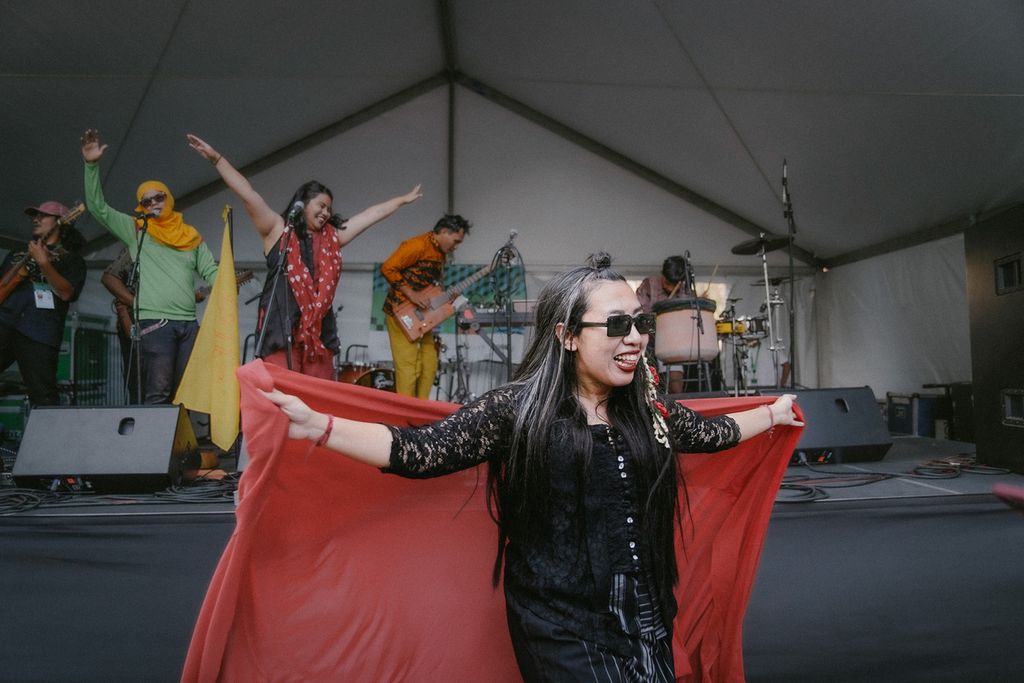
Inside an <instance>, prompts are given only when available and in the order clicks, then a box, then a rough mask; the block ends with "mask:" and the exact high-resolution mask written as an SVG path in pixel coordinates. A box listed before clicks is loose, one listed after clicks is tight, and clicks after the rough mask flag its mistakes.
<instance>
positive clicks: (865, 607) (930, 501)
mask: <svg viewBox="0 0 1024 683" xmlns="http://www.w3.org/2000/svg"><path fill="white" fill-rule="evenodd" d="M972 451H973V446H972V445H971V444H958V443H954V442H948V441H935V440H930V439H919V438H904V439H897V440H896V442H895V444H894V446H893V448H892V450H891V451H890V452H889V453H888V454H887V455H886V457H885V458H884V459H883V460H882V461H879V462H869V463H848V464H839V465H827V466H822V467H815V468H814V469H813V470H811V469H809V468H805V467H798V466H794V467H790V468H789V470H788V472H787V480H789V481H790V482H791V483H790V484H787V488H785V489H784V490H783V491H781V492H780V501H782V500H787V501H796V500H800V501H806V502H779V503H777V504H776V506H775V509H774V511H773V514H772V520H771V524H770V526H769V530H768V536H767V540H766V543H765V548H764V554H763V556H762V560H761V565H760V570H759V574H758V579H757V583H756V585H755V588H754V593H753V596H752V599H751V604H750V607H749V609H748V612H747V618H746V622H745V627H744V632H745V638H744V653H745V659H746V668H747V678H748V680H749V681H752V682H757V681H779V682H783V681H785V682H786V683H795V682H800V681H808V682H811V681H814V682H815V683H817V682H820V681H929V682H935V681H1018V680H1022V675H1021V672H1022V671H1024V648H1021V647H1019V645H1018V643H1019V642H1020V640H1021V634H1022V633H1024V610H1022V606H1024V516H1022V515H1020V514H1019V513H1017V512H1014V511H1011V510H1010V509H1009V508H1007V507H1006V506H1004V505H1003V504H1001V503H999V502H997V501H996V500H995V499H994V498H992V496H991V495H989V493H988V492H989V490H990V489H991V486H992V484H993V483H995V482H996V481H1004V482H1008V483H1013V484H1017V485H1024V477H1022V476H1020V475H1014V474H1002V475H992V474H980V473H968V472H966V471H965V472H961V474H960V475H959V476H958V477H956V478H951V479H936V478H917V477H902V476H901V477H898V478H890V479H885V480H883V481H876V482H872V483H863V482H857V483H859V484H861V485H858V486H848V485H849V484H850V483H851V482H848V481H845V480H843V479H842V477H841V476H838V475H844V474H847V473H854V474H857V475H865V473H866V472H867V473H870V472H882V473H885V474H890V475H891V474H904V473H909V472H913V471H914V470H915V468H918V467H919V466H920V465H922V464H923V463H925V462H927V461H930V460H933V459H937V458H956V457H957V456H958V455H960V454H970V453H972ZM933 471H934V468H929V469H927V470H925V472H933ZM805 476H806V477H815V478H824V479H825V480H824V481H823V482H822V481H819V482H808V481H806V480H804V479H800V480H799V481H798V480H797V479H798V478H800V477H805ZM812 484H814V485H815V486H813V487H812V486H811V485H812ZM817 484H821V485H822V486H821V487H818V486H817ZM834 484H842V485H845V486H844V487H843V488H834V487H832V486H833V485H834ZM790 486H792V487H793V488H790ZM2 492H3V489H0V493H2ZM822 494H825V495H826V496H827V497H821V495H822ZM233 528H234V516H233V507H232V505H231V504H230V503H228V502H215V503H183V502H159V503H158V502H156V501H154V500H148V501H147V502H146V503H137V502H132V501H131V500H129V499H119V501H109V502H103V503H101V504H99V505H96V504H93V505H90V506H85V507H57V508H51V507H44V508H38V509H34V510H30V511H25V512H18V513H15V514H8V515H6V516H2V517H0V544H2V546H0V547H2V549H3V550H2V554H0V590H2V593H0V595H2V609H0V615H2V616H0V643H2V648H0V652H2V654H0V681H19V682H21V681H72V680H73V681H141V680H145V681H175V680H177V679H178V677H179V675H180V671H181V665H182V662H183V660H184V656H185V652H186V649H187V647H188V642H189V638H190V636H191V630H192V625H193V623H194V621H195V618H196V615H197V613H198V610H199V605H200V603H201V601H202V598H203V595H204V592H205V589H206V584H207V581H208V580H209V577H210V576H211V574H212V572H213V568H214V566H215V565H216V562H217V560H218V558H219V555H220V552H221V550H222V549H223V547H224V545H225V543H226V542H227V539H228V537H229V536H230V534H231V532H232V530H233Z"/></svg>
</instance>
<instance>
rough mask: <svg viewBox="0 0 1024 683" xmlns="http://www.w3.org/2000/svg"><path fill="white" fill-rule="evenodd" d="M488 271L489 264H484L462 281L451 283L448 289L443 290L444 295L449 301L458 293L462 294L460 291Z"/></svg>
mask: <svg viewBox="0 0 1024 683" xmlns="http://www.w3.org/2000/svg"><path fill="white" fill-rule="evenodd" d="M489 272H491V266H490V265H487V266H484V267H483V268H481V269H480V270H478V271H476V272H475V273H473V274H472V275H470V276H469V277H467V278H466V279H465V280H463V281H462V282H457V283H455V284H454V285H452V286H451V287H449V288H448V289H446V290H444V293H445V296H446V297H448V300H449V301H451V300H452V299H454V298H455V297H457V296H458V295H459V294H462V292H463V291H465V289H466V288H467V287H470V286H471V285H473V283H475V282H476V281H477V280H479V279H480V278H482V277H483V276H485V275H487V273H489Z"/></svg>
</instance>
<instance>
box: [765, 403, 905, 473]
mask: <svg viewBox="0 0 1024 683" xmlns="http://www.w3.org/2000/svg"><path fill="white" fill-rule="evenodd" d="M780 394H796V397H797V399H796V402H797V403H798V404H799V405H800V408H801V410H803V413H804V421H805V423H806V426H805V427H804V431H803V433H802V434H801V435H800V441H798V442H797V445H796V449H795V450H794V452H793V455H794V457H799V455H801V454H803V455H805V456H806V457H807V459H808V460H809V461H812V462H814V461H819V462H820V461H822V460H824V461H827V462H866V461H874V460H881V459H882V458H884V457H885V454H886V453H887V452H888V451H889V449H890V448H891V447H892V437H891V436H890V435H889V431H888V429H886V426H885V421H884V420H883V419H882V412H881V409H880V408H879V407H878V403H877V402H876V401H875V394H874V392H872V391H871V387H848V388H841V389H785V390H783V389H768V390H765V389H762V390H761V395H762V396H778V395H780Z"/></svg>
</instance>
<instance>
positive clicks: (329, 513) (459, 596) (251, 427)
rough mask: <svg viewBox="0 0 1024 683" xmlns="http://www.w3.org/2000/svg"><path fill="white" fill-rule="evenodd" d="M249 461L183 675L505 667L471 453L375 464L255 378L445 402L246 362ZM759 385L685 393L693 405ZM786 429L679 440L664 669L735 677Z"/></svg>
mask: <svg viewBox="0 0 1024 683" xmlns="http://www.w3.org/2000/svg"><path fill="white" fill-rule="evenodd" d="M238 377H239V380H240V384H241V391H242V398H241V409H242V425H243V432H244V434H245V440H246V445H247V449H248V453H249V456H250V463H249V465H248V467H247V468H246V470H245V473H244V475H243V476H242V479H241V481H240V484H239V505H238V508H237V511H236V516H237V526H236V529H235V532H234V534H233V535H232V537H231V539H230V540H229V542H228V545H227V547H226V548H225V550H224V554H223V556H222V558H221V560H220V563H219V564H218V567H217V570H216V572H215V573H214V576H213V579H212V580H211V583H210V587H209V589H208V591H207V595H206V599H205V601H204V603H203V606H202V610H201V612H200V615H199V619H198V622H197V624H196V628H195V632H194V633H193V637H192V643H191V646H190V648H189V653H188V658H187V660H186V662H185V667H184V671H183V673H182V680H183V681H217V680H222V681H247V682H248V681H269V680H296V681H298V680H302V681H340V680H344V681H402V680H406V681H417V682H420V681H452V680H462V681H495V682H500V681H518V680H521V679H520V676H519V671H518V668H517V666H516V663H515V658H514V656H513V653H512V646H511V642H510V641H509V636H508V630H507V626H506V624H505V600H504V596H503V594H502V591H501V589H500V587H499V589H497V590H495V589H494V588H493V587H492V586H491V583H490V576H491V567H492V564H493V562H494V555H495V551H496V545H495V544H496V541H497V530H496V528H495V526H494V523H493V522H492V521H491V519H490V516H489V515H488V513H487V510H486V503H485V496H484V493H485V490H484V489H485V485H486V473H485V471H484V470H483V468H482V467H478V468H474V469H471V470H467V471H464V472H460V473H457V474H453V475H449V476H446V477H440V478H436V479H429V480H409V479H402V478H400V477H395V476H390V475H383V474H381V473H380V472H378V471H377V470H375V469H373V468H371V467H367V466H366V465H363V464H360V463H357V462H354V461H351V460H349V459H348V458H346V457H344V456H342V455H340V454H338V453H334V452H332V451H328V450H324V449H321V448H316V447H314V446H313V444H312V442H305V441H291V440H289V439H288V438H287V432H288V420H287V418H286V417H285V416H284V415H283V414H282V413H281V412H280V411H279V410H278V409H277V407H276V406H274V405H273V404H272V403H270V401H269V400H267V399H266V398H264V397H263V396H262V395H261V394H260V393H259V391H257V390H258V389H263V390H269V389H271V388H273V387H276V388H277V389H280V390H281V391H283V392H285V393H291V394H296V395H298V396H300V397H302V398H303V400H305V401H306V402H307V403H308V404H309V405H310V406H311V407H312V408H313V409H315V410H319V411H322V412H326V413H330V414H334V415H340V416H343V417H348V418H352V419H357V420H365V421H371V422H386V423H390V424H396V425H417V424H425V423H428V422H432V421H435V420H437V419H440V418H442V417H444V416H445V415H447V414H448V413H450V412H452V411H454V410H456V409H458V407H459V406H457V405H455V404H449V403H439V402H434V401H421V400H417V399H413V398H408V397H404V396H398V395H396V394H392V393H388V392H383V391H378V390H374V389H368V388H365V387H360V386H356V385H348V384H339V383H336V382H329V381H326V380H320V379H316V378H312V377H308V376H304V375H300V374H298V373H293V372H289V371H288V370H286V369H284V368H280V367H276V366H271V365H266V364H264V363H263V362H262V361H254V362H252V363H249V364H247V365H245V366H243V367H241V368H239V370H238ZM767 400H768V399H764V398H747V399H714V400H704V401H693V402H687V404H688V405H690V407H692V408H695V409H697V410H699V411H700V412H702V413H703V414H707V415H716V414H721V413H724V412H732V411H735V410H737V409H743V408H747V407H751V406H753V405H758V404H761V403H765V402H767ZM798 437H799V429H797V428H792V427H785V428H781V427H780V428H776V429H775V430H774V433H773V434H771V435H769V434H763V435H761V436H758V437H755V438H753V439H750V440H748V441H746V442H744V443H743V444H740V446H738V447H736V448H733V449H730V450H729V451H725V452H722V453H718V454H713V455H711V454H709V455H686V456H683V461H682V462H683V468H684V472H685V473H686V474H685V476H686V482H687V491H688V493H689V497H690V507H689V514H687V513H686V512H685V511H684V526H685V529H684V534H685V538H684V539H683V540H682V544H681V546H680V544H679V543H678V542H677V549H678V550H679V556H678V559H679V572H680V583H679V587H678V589H677V591H676V595H677V598H678V600H679V606H680V611H679V616H678V617H677V619H676V622H675V636H674V638H675V641H674V647H675V659H676V672H677V675H678V676H679V677H680V679H682V680H698V681H710V680H715V681H734V680H743V660H742V622H743V613H744V610H745V609H746V605H747V601H748V598H749V595H750V590H751V586H752V585H753V580H754V576H755V570H756V566H757V560H758V557H759V556H760V551H761V547H762V545H763V540H764V533H765V529H766V527H767V523H768V517H769V515H770V512H771V506H772V503H773V501H774V498H775V493H776V491H777V488H778V484H779V480H780V479H781V476H782V473H783V471H784V470H785V467H786V464H787V462H788V460H789V456H790V454H791V453H792V450H793V447H794V446H795V444H796V440H797V438H798Z"/></svg>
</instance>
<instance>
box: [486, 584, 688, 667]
mask: <svg viewBox="0 0 1024 683" xmlns="http://www.w3.org/2000/svg"><path fill="white" fill-rule="evenodd" d="M505 605H506V609H507V610H508V611H507V614H506V616H507V618H508V629H509V635H510V636H511V638H512V649H513V650H514V651H515V654H516V663H517V664H518V665H519V673H521V674H522V676H523V680H524V681H525V682H526V683H542V682H544V683H675V673H674V670H673V665H672V644H671V642H670V640H669V639H668V638H667V637H666V638H661V639H654V638H648V637H646V636H639V637H629V636H626V635H625V634H623V638H625V639H627V640H628V641H629V643H630V649H631V650H632V652H633V656H631V657H622V656H620V655H617V654H614V653H612V652H609V651H608V650H606V649H604V648H603V647H601V646H600V645H596V644H594V643H591V642H588V641H586V640H583V639H581V638H580V637H579V636H577V635H575V634H573V633H571V632H570V631H568V630H566V629H565V628H563V627H561V626H559V625H558V624H555V623H552V622H550V621H547V620H546V619H542V618H541V617H539V616H537V615H536V614H534V613H533V612H531V611H530V610H528V609H526V608H525V607H523V606H522V605H520V604H519V603H518V602H516V601H515V599H509V596H508V592H506V593H505Z"/></svg>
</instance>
